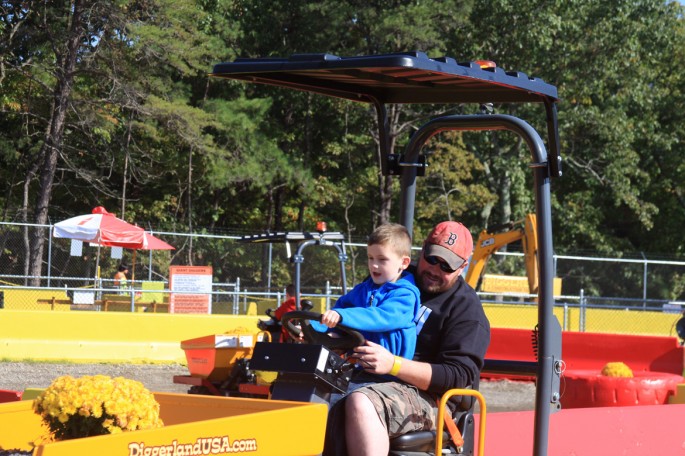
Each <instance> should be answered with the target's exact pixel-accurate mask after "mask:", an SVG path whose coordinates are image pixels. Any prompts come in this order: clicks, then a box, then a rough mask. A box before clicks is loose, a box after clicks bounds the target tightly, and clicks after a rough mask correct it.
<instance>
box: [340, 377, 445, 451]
mask: <svg viewBox="0 0 685 456" xmlns="http://www.w3.org/2000/svg"><path fill="white" fill-rule="evenodd" d="M354 392H355V393H362V394H364V395H365V396H366V397H368V398H369V400H371V402H372V403H373V405H374V407H375V408H376V412H377V413H378V416H379V417H380V419H381V421H382V422H383V423H384V424H385V427H386V429H387V430H388V435H389V436H390V438H392V437H395V436H398V435H401V434H406V433H407V432H412V431H421V430H429V429H435V416H436V414H437V404H436V402H435V399H433V398H432V397H431V396H430V395H429V394H427V393H425V392H423V391H420V390H419V389H417V388H416V387H413V386H411V385H407V384H404V383H396V382H387V383H377V384H374V385H369V386H365V387H362V388H359V389H357V390H355V391H354Z"/></svg>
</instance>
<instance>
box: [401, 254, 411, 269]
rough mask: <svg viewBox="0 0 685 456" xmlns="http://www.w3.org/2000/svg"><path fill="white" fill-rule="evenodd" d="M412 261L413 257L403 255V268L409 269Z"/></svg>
mask: <svg viewBox="0 0 685 456" xmlns="http://www.w3.org/2000/svg"><path fill="white" fill-rule="evenodd" d="M410 263H411V258H410V257H408V256H405V257H402V269H407V268H408V267H409V264H410Z"/></svg>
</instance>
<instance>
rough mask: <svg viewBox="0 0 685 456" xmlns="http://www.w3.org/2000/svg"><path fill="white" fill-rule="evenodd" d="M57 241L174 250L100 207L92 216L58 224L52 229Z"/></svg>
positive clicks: (71, 219) (78, 217)
mask: <svg viewBox="0 0 685 456" xmlns="http://www.w3.org/2000/svg"><path fill="white" fill-rule="evenodd" d="M52 235H53V236H54V237H56V238H66V239H78V240H80V241H83V242H90V243H93V244H99V245H105V246H108V247H124V248H126V249H144V250H171V249H173V248H174V247H173V246H171V245H169V244H167V243H166V242H164V241H162V240H161V239H159V238H156V237H154V236H153V235H151V234H150V233H146V232H145V230H144V229H143V228H141V227H139V226H136V225H132V224H130V223H128V222H125V221H124V220H121V219H120V218H117V217H115V216H114V214H112V213H110V212H107V210H106V209H105V208H104V207H102V206H98V207H96V208H95V209H93V213H92V214H86V215H79V216H77V217H72V218H70V219H67V220H64V221H62V222H59V223H56V224H55V226H54V227H53V230H52Z"/></svg>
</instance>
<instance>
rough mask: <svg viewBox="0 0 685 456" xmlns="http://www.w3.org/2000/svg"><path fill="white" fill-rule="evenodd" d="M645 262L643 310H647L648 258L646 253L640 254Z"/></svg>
mask: <svg viewBox="0 0 685 456" xmlns="http://www.w3.org/2000/svg"><path fill="white" fill-rule="evenodd" d="M640 255H642V258H643V259H644V260H645V261H644V263H643V264H644V268H643V271H642V308H643V309H646V308H647V257H646V256H645V253H644V252H640Z"/></svg>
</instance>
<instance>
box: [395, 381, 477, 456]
mask: <svg viewBox="0 0 685 456" xmlns="http://www.w3.org/2000/svg"><path fill="white" fill-rule="evenodd" d="M469 389H471V388H469ZM456 400H458V401H459V405H458V406H457V408H456V410H455V411H454V415H453V417H452V419H453V420H454V422H455V424H456V425H457V429H459V432H461V435H462V438H463V439H464V446H463V447H462V451H461V452H457V449H456V448H455V447H454V444H453V443H452V439H451V436H450V435H449V432H447V430H445V431H444V432H443V438H442V442H443V445H442V447H443V449H448V450H449V453H443V454H462V455H469V456H472V455H473V454H474V440H475V436H474V418H473V411H474V407H475V403H476V400H475V398H474V397H473V396H460V397H458V398H456ZM434 451H435V431H434V430H433V431H416V432H409V433H407V434H403V435H400V436H397V437H395V438H393V439H390V452H389V456H413V455H418V454H426V453H431V454H432V453H433V452H434Z"/></svg>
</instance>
